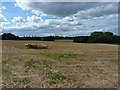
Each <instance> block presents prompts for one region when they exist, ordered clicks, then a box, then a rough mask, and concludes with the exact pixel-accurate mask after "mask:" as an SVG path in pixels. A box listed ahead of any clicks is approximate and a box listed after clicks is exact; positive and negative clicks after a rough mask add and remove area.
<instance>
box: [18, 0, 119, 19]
mask: <svg viewBox="0 0 120 90" xmlns="http://www.w3.org/2000/svg"><path fill="white" fill-rule="evenodd" d="M16 1H18V0H16ZM25 1H26V0H25ZM18 2H19V3H18ZM18 2H17V6H19V7H21V8H23V9H25V8H26V9H27V10H28V9H31V10H33V11H37V12H39V13H41V12H42V13H45V14H47V15H53V16H57V17H66V16H70V15H73V14H76V13H78V12H79V11H86V10H89V9H91V8H93V9H94V8H97V7H100V6H103V7H102V11H103V12H104V13H105V12H106V11H107V10H109V11H107V12H106V14H107V13H108V14H110V13H115V12H116V11H115V9H116V7H117V3H114V4H113V5H112V6H110V5H109V4H111V3H109V2H27V1H26V2H20V1H18ZM108 5H109V6H108ZM106 6H108V7H106ZM89 12H93V11H89ZM89 12H88V13H89ZM97 12H98V13H95V14H98V16H100V15H102V13H101V11H99V10H97ZM83 14H84V13H83ZM90 14H92V13H90ZM93 14H94V12H93ZM93 14H92V15H93Z"/></svg>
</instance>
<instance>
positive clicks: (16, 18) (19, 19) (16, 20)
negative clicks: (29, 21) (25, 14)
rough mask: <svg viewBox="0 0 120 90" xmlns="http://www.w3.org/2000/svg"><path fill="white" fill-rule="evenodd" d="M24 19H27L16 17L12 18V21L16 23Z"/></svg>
mask: <svg viewBox="0 0 120 90" xmlns="http://www.w3.org/2000/svg"><path fill="white" fill-rule="evenodd" d="M23 21H25V20H24V19H23V18H22V17H14V18H13V20H12V22H14V23H21V22H23Z"/></svg>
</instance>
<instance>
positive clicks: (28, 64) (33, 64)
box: [25, 59, 54, 72]
mask: <svg viewBox="0 0 120 90" xmlns="http://www.w3.org/2000/svg"><path fill="white" fill-rule="evenodd" d="M53 63H54V62H52V61H48V60H32V59H31V60H29V61H27V62H25V67H26V68H27V69H30V68H34V69H36V68H39V65H43V67H44V68H45V69H51V67H50V65H51V64H53ZM27 69H25V72H27Z"/></svg>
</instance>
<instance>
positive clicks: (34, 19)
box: [27, 15, 43, 23]
mask: <svg viewBox="0 0 120 90" xmlns="http://www.w3.org/2000/svg"><path fill="white" fill-rule="evenodd" d="M27 20H28V21H29V22H36V23H38V22H41V21H43V20H42V18H41V17H37V16H34V15H33V16H31V17H30V16H28V17H27Z"/></svg>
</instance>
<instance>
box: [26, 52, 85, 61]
mask: <svg viewBox="0 0 120 90" xmlns="http://www.w3.org/2000/svg"><path fill="white" fill-rule="evenodd" d="M26 54H28V55H44V56H47V57H51V58H54V59H61V58H73V57H76V56H84V54H63V53H46V52H36V53H26Z"/></svg>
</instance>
